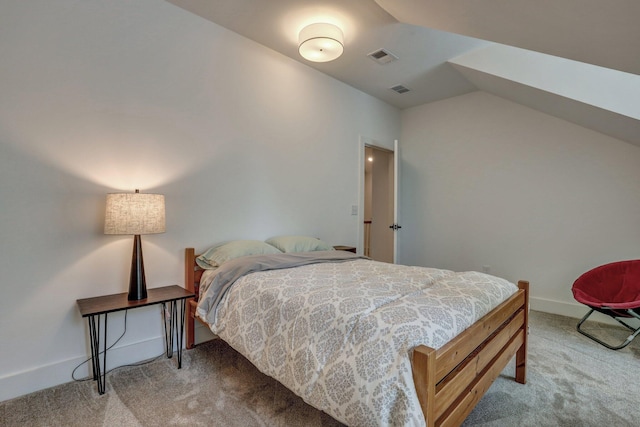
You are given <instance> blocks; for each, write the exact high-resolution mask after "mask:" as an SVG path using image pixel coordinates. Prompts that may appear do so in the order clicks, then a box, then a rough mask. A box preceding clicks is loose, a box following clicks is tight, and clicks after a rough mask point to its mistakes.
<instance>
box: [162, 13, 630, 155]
mask: <svg viewBox="0 0 640 427" xmlns="http://www.w3.org/2000/svg"><path fill="white" fill-rule="evenodd" d="M167 1H169V2H171V3H173V4H175V5H177V6H180V7H182V8H184V9H186V10H188V11H190V12H193V13H195V14H197V15H199V16H201V17H203V18H205V19H208V20H210V21H212V22H215V23H217V24H219V25H221V26H223V27H226V28H228V29H230V30H232V31H234V32H236V33H238V34H240V35H242V36H245V37H247V38H249V39H251V40H254V41H256V42H258V43H260V44H262V45H264V46H267V47H269V48H271V49H273V50H275V51H277V52H279V53H281V54H283V55H286V56H288V57H290V58H293V59H295V60H297V61H300V62H302V63H305V64H307V65H309V66H310V67H313V68H315V69H317V70H319V71H321V72H323V73H326V74H328V75H330V76H332V77H334V78H336V79H338V80H341V81H343V82H345V83H347V84H349V85H351V86H353V87H356V88H358V89H360V90H362V91H364V92H366V93H369V94H371V95H372V96H375V97H377V98H379V99H381V100H383V101H386V102H388V103H389V104H392V105H395V106H397V107H399V108H408V107H412V106H416V105H421V104H424V103H427V102H433V101H436V100H439V99H444V98H448V97H451V96H456V95H460V94H464V93H467V92H470V91H473V90H477V89H481V90H484V91H487V92H491V93H494V94H496V95H498V96H501V97H504V98H507V99H511V100H513V101H515V102H519V103H521V104H524V105H527V106H530V107H532V108H535V109H538V110H541V111H543V112H546V113H549V114H553V115H555V116H558V117H561V118H563V119H565V120H569V121H572V122H574V123H577V124H579V125H582V126H585V127H587V128H591V129H593V130H596V131H598V132H602V133H605V134H608V135H611V136H614V137H616V138H618V139H622V140H624V141H627V142H630V143H633V144H636V145H640V25H638V21H639V18H640V1H637V0H607V1H603V0H539V1H531V0H492V1H491V2H489V1H478V0H375V1H374V0H349V1H344V0H316V1H314V0H270V1H264V0H167ZM315 22H329V23H333V24H335V25H338V26H339V27H340V28H342V30H343V32H344V38H345V49H344V54H343V55H342V56H341V57H340V58H338V59H337V60H335V61H332V62H327V63H313V62H309V61H306V60H305V59H303V58H302V57H300V55H299V54H298V32H299V31H300V30H301V29H302V28H303V27H304V26H306V25H308V24H311V23H315ZM381 48H384V49H385V50H388V51H389V52H391V53H392V54H394V55H395V56H397V57H398V60H396V61H393V62H390V63H388V64H383V65H381V64H379V63H377V62H375V61H374V60H372V59H371V58H370V57H368V56H367V54H369V53H371V52H374V51H376V50H379V49H381ZM397 85H403V86H405V87H406V88H408V89H409V92H406V93H403V94H398V93H396V92H395V91H393V90H391V89H390V88H391V87H393V86H397Z"/></svg>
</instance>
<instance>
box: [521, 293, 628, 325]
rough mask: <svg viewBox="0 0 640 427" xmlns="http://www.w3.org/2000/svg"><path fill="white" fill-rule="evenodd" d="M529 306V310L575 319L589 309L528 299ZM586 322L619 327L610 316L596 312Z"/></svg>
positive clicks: (546, 300)
mask: <svg viewBox="0 0 640 427" xmlns="http://www.w3.org/2000/svg"><path fill="white" fill-rule="evenodd" d="M529 305H530V307H531V310H535V311H542V312H544V313H551V314H559V315H561V316H567V317H573V318H575V319H582V317H583V316H584V315H585V314H587V312H588V311H589V307H587V306H586V305H583V304H579V303H567V302H562V301H554V300H549V299H545V298H529ZM588 321H589V322H591V321H593V322H600V323H606V324H609V325H616V326H619V323H618V322H616V321H615V320H613V319H612V318H611V317H610V316H607V315H605V314H602V313H597V312H596V313H593V315H592V316H591V317H590V318H589V320H588ZM576 324H577V322H576Z"/></svg>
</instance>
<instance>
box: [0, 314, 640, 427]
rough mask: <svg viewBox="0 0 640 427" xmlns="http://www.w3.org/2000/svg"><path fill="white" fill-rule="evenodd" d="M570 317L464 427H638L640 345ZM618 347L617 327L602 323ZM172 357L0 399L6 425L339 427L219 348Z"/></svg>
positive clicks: (541, 321) (506, 376)
mask: <svg viewBox="0 0 640 427" xmlns="http://www.w3.org/2000/svg"><path fill="white" fill-rule="evenodd" d="M575 323H576V320H575V319H569V318H565V317H561V316H555V315H550V314H544V313H538V312H532V313H531V322H530V341H529V365H528V382H527V384H526V385H521V384H518V383H516V382H515V381H513V378H512V375H513V365H510V366H509V367H507V369H505V371H504V372H503V374H502V375H501V376H500V377H499V378H498V379H497V380H496V382H495V383H494V384H493V386H492V387H491V389H490V390H489V392H488V393H487V394H486V395H485V396H484V398H483V399H482V400H481V401H480V403H479V404H478V406H476V408H475V409H474V411H473V412H472V413H471V414H470V416H469V417H468V418H467V420H466V421H465V423H464V426H501V427H502V426H594V427H595V426H603V425H609V426H616V427H619V426H636V425H638V420H639V419H640V405H638V403H637V402H638V396H639V393H638V391H640V369H638V367H639V366H640V365H639V362H640V343H638V342H634V343H632V344H631V345H630V346H629V347H627V348H625V349H623V350H620V351H612V350H607V349H605V348H604V347H602V346H600V345H598V344H596V343H594V342H593V341H591V340H589V339H587V338H586V337H583V336H582V335H580V334H578V333H577V332H576V331H575ZM598 329H599V330H598V333H599V334H602V336H609V337H610V338H609V339H612V338H611V337H615V338H613V339H618V340H619V341H622V340H623V339H624V338H625V337H626V336H627V335H628V334H627V332H626V331H625V330H624V329H622V328H616V327H610V326H605V325H602V326H599V327H598ZM183 357H184V359H183V368H182V369H180V370H178V369H176V365H175V363H176V362H175V359H173V360H168V359H164V358H163V359H158V360H156V361H153V362H151V363H149V364H146V365H142V366H137V367H126V368H122V369H119V370H117V371H115V372H112V373H110V374H109V375H108V376H107V393H106V394H104V395H102V396H101V395H98V393H97V391H96V386H95V383H93V382H92V381H85V382H76V383H68V384H63V385H60V386H57V387H54V388H51V389H47V390H42V391H39V392H36V393H32V394H29V395H27V396H23V397H20V398H17V399H13V400H9V401H5V402H0V425H2V426H169V425H189V426H239V427H253V426H309V427H312V426H341V424H340V423H338V422H337V421H335V420H334V419H332V418H331V417H329V416H328V415H326V414H324V413H322V412H320V411H318V410H316V409H314V408H312V407H310V406H309V405H307V404H305V403H304V402H303V401H302V400H301V399H300V398H298V397H297V396H295V395H293V394H292V393H291V392H289V391H288V390H287V389H286V388H284V387H283V386H282V385H280V384H279V383H278V382H276V381H275V380H273V379H271V378H269V377H266V376H264V375H262V374H260V373H259V372H257V371H256V370H255V368H254V367H253V365H251V364H250V363H249V362H248V361H246V360H245V359H244V358H243V357H242V356H239V355H238V354H237V353H236V352H235V351H233V350H232V349H230V348H229V347H228V346H227V345H226V344H225V343H224V342H222V341H219V340H218V341H212V342H209V343H206V344H203V345H201V346H198V347H197V348H196V349H195V350H190V351H185V353H184V356H183Z"/></svg>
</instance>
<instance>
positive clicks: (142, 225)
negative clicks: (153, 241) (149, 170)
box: [104, 190, 165, 301]
mask: <svg viewBox="0 0 640 427" xmlns="http://www.w3.org/2000/svg"><path fill="white" fill-rule="evenodd" d="M164 232H165V210H164V196H163V195H161V194H143V193H140V192H139V191H138V190H136V192H135V193H113V194H107V205H106V210H105V219H104V234H133V235H134V239H133V255H132V257H131V277H130V280H129V295H128V299H129V300H132V301H133V300H141V299H145V298H146V297H147V285H146V281H145V277H144V262H143V259H142V243H141V240H140V235H141V234H156V233H164Z"/></svg>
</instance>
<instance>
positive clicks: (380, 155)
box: [363, 144, 397, 263]
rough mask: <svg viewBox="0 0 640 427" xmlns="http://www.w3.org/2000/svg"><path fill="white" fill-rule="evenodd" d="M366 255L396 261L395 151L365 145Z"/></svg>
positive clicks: (377, 259) (375, 258)
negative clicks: (394, 226)
mask: <svg viewBox="0 0 640 427" xmlns="http://www.w3.org/2000/svg"><path fill="white" fill-rule="evenodd" d="M364 154H365V155H364V224H363V226H364V232H363V234H364V242H363V243H364V251H363V252H364V255H365V256H368V257H371V258H372V259H374V260H376V261H383V262H390V263H393V262H395V247H394V246H395V241H394V240H395V232H396V231H397V230H396V229H394V228H393V225H394V224H395V218H394V217H395V196H396V195H395V182H394V181H395V173H396V171H395V155H394V154H395V153H394V152H393V151H392V150H388V149H385V148H380V147H376V146H372V145H367V144H365V146H364Z"/></svg>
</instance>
